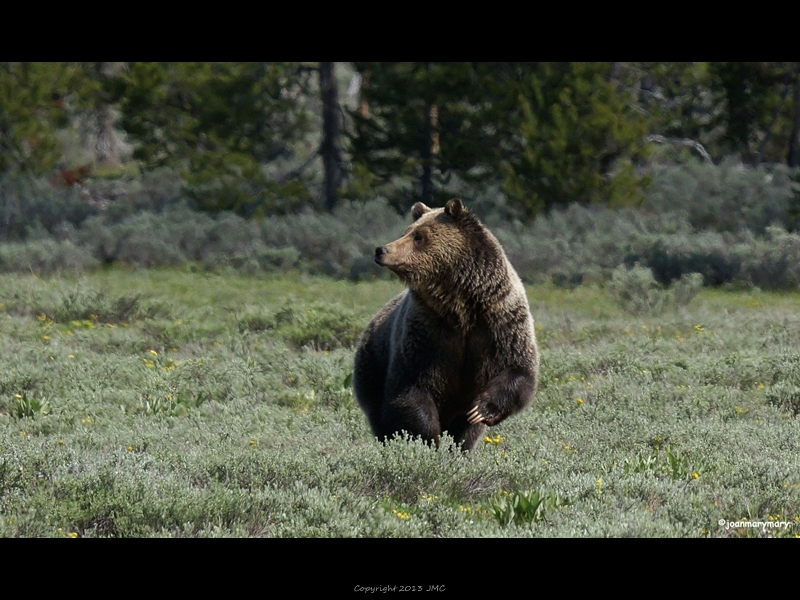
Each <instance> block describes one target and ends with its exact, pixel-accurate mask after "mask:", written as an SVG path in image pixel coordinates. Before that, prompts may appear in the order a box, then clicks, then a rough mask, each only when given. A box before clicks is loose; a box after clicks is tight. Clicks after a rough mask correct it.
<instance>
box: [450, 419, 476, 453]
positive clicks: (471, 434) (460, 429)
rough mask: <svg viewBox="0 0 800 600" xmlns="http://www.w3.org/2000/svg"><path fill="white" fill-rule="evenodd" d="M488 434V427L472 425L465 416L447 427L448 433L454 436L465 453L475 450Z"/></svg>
mask: <svg viewBox="0 0 800 600" xmlns="http://www.w3.org/2000/svg"><path fill="white" fill-rule="evenodd" d="M485 432H486V425H484V424H483V423H476V424H474V425H473V424H472V423H469V422H468V421H467V418H466V417H465V416H461V417H458V418H457V419H455V421H453V422H452V423H450V425H448V427H447V433H449V434H450V435H451V436H453V440H455V442H456V444H458V445H459V446H460V447H461V449H462V450H464V451H465V452H466V451H468V450H472V449H473V448H475V445H476V444H477V443H478V442H479V441H480V440H481V439H482V438H483V434H484V433H485Z"/></svg>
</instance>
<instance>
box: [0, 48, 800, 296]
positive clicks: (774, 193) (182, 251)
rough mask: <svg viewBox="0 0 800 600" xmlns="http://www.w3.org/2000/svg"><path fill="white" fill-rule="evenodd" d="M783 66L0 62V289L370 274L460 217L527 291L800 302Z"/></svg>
mask: <svg viewBox="0 0 800 600" xmlns="http://www.w3.org/2000/svg"><path fill="white" fill-rule="evenodd" d="M798 144H800V63H796V62H751V63H728V62H705V63H703V62H695V63H636V62H627V63H625V62H617V63H410V62H409V63H331V62H329V63H323V62H320V63H133V62H131V63H119V62H117V63H102V62H101V63H0V241H1V242H4V243H2V244H0V270H2V271H20V270H24V271H27V270H33V271H35V272H48V271H53V270H59V269H65V268H67V269H78V270H80V269H86V268H93V267H96V266H98V265H102V264H111V263H127V264H134V265H143V266H155V265H188V266H191V267H192V268H195V267H197V268H209V269H218V268H233V269H238V270H246V271H256V272H260V271H269V270H289V269H300V270H304V271H309V272H313V273H325V274H328V275H332V276H336V277H350V278H352V279H360V278H364V277H376V276H381V272H380V271H379V270H377V269H376V268H375V267H374V265H372V262H371V258H370V257H371V254H372V249H373V248H374V246H375V245H378V244H380V243H385V242H387V241H389V240H390V239H392V238H393V236H395V235H397V233H398V232H399V231H402V227H403V224H404V223H405V222H406V221H407V220H408V219H407V211H408V209H409V208H410V206H411V205H412V204H413V203H414V202H416V201H418V200H421V201H423V202H425V203H427V204H429V205H431V206H437V205H442V204H443V203H444V202H445V201H446V200H447V199H449V198H450V197H453V196H460V197H462V198H463V199H464V200H465V203H466V204H467V206H468V207H470V208H472V209H473V210H475V211H476V212H478V214H479V215H480V216H481V217H482V218H483V219H484V220H485V221H486V222H487V224H489V225H490V226H491V227H492V229H493V231H495V233H496V234H497V235H498V237H499V238H500V239H501V241H502V242H503V244H504V246H505V247H506V249H507V251H508V253H509V255H510V258H511V259H512V262H514V264H515V265H516V266H517V268H518V270H519V271H520V274H521V275H522V276H523V278H525V279H526V280H529V281H542V280H550V281H553V282H555V283H558V284H564V285H578V284H580V283H581V282H583V281H595V280H596V281H606V280H608V279H609V278H610V276H611V273H612V271H613V270H614V269H615V268H617V267H620V266H621V265H622V266H626V267H632V266H633V265H635V264H639V265H641V266H644V267H647V268H650V269H651V271H652V273H653V275H654V276H655V278H656V280H657V281H658V282H660V283H661V284H662V285H669V284H670V283H671V282H673V281H676V280H678V279H679V278H680V277H681V276H682V275H684V274H688V273H700V274H702V275H703V278H704V283H705V284H707V285H724V284H740V285H747V286H760V287H772V288H776V287H777V288H794V287H796V286H797V284H798V283H800V267H798V264H800V260H798V259H800V236H798V235H797V233H796V230H797V226H798V218H799V216H800V191H798V190H799V189H800V187H799V186H798V183H797V182H798V180H800V175H798V165H799V164H800V148H798Z"/></svg>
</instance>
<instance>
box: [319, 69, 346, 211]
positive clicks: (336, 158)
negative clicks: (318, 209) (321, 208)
mask: <svg viewBox="0 0 800 600" xmlns="http://www.w3.org/2000/svg"><path fill="white" fill-rule="evenodd" d="M335 64H336V63H332V62H321V63H319V88H320V92H321V94H322V146H321V147H320V154H321V155H322V165H323V168H324V170H325V184H324V187H325V189H324V195H325V208H326V209H328V211H332V210H333V209H334V207H335V206H336V203H337V202H338V200H339V197H338V190H339V187H340V186H341V185H342V153H341V147H340V140H339V138H340V135H341V129H342V128H341V120H340V119H341V109H340V108H339V97H338V90H337V86H336V77H335V75H334V67H335Z"/></svg>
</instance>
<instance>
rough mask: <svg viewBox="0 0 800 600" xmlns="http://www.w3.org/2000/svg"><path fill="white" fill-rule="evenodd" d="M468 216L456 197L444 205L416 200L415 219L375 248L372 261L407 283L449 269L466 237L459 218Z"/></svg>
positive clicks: (463, 248) (412, 214) (462, 251)
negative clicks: (428, 203) (431, 206)
mask: <svg viewBox="0 0 800 600" xmlns="http://www.w3.org/2000/svg"><path fill="white" fill-rule="evenodd" d="M467 215H468V212H467V211H466V209H465V208H464V205H463V204H462V203H461V200H459V199H457V198H456V199H453V200H450V201H449V202H448V203H447V204H446V205H445V207H444V208H429V207H428V206H425V205H424V204H423V203H422V202H417V203H416V204H415V205H414V206H413V207H412V208H411V216H412V218H413V219H414V222H413V223H412V224H411V225H410V226H409V227H408V228H407V229H406V230H405V232H404V233H403V237H401V238H400V239H399V240H395V241H394V242H392V243H390V244H386V245H385V246H380V247H378V248H376V249H375V262H376V263H378V264H379V265H381V266H382V267H386V268H388V269H389V270H391V271H393V272H395V273H397V274H398V275H399V276H400V277H401V278H403V279H405V280H406V281H408V282H409V283H412V282H413V281H416V280H418V279H420V278H422V279H427V278H430V277H432V276H434V274H435V273H439V272H441V271H442V270H446V269H449V268H452V267H453V266H454V265H455V263H456V262H457V260H458V258H459V256H460V255H463V253H464V251H465V246H466V239H465V236H464V232H463V231H462V229H461V228H460V227H459V221H460V220H463V218H464V217H466V216H467Z"/></svg>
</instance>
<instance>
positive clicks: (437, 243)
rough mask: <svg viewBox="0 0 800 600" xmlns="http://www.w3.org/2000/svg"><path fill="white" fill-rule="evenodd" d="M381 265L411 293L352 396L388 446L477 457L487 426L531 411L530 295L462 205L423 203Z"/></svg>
mask: <svg viewBox="0 0 800 600" xmlns="http://www.w3.org/2000/svg"><path fill="white" fill-rule="evenodd" d="M411 216H412V218H413V223H412V224H411V226H409V227H408V229H406V231H405V233H404V234H403V237H401V238H400V239H399V240H396V241H394V242H392V243H391V244H387V245H386V246H381V247H380V248H377V249H376V250H375V262H376V263H378V264H379V265H381V266H384V267H387V268H388V269H390V270H391V271H393V272H394V273H396V274H397V275H399V276H400V277H401V279H403V280H404V281H405V282H406V284H407V288H406V289H405V290H404V291H403V292H401V293H400V294H399V295H398V296H396V297H394V298H393V299H392V300H390V301H389V303H388V304H386V306H384V307H383V308H382V309H381V310H380V312H378V314H377V315H375V317H374V318H373V319H372V321H371V322H370V324H369V325H367V328H366V329H365V331H364V333H363V335H362V336H361V340H360V341H359V344H358V349H357V351H356V357H355V369H354V372H353V388H354V391H355V396H356V399H357V400H358V403H359V405H360V406H361V408H362V409H363V410H364V412H365V413H366V415H367V419H368V420H369V424H370V426H371V428H372V432H373V433H374V434H375V435H376V436H377V437H378V438H379V439H381V440H386V439H387V438H389V437H390V436H391V435H392V434H395V433H399V432H401V431H404V432H406V433H408V434H410V435H412V436H420V437H422V439H424V440H427V441H433V442H434V443H436V444H438V442H439V438H440V436H441V434H442V433H444V432H447V433H448V434H449V435H450V436H451V437H452V438H453V439H454V440H455V441H456V443H457V444H459V445H460V446H461V448H462V449H463V450H471V449H473V448H474V447H475V444H477V443H478V441H479V440H480V439H481V438H482V436H483V433H484V431H485V430H486V426H487V425H488V426H491V425H496V424H498V423H500V422H501V421H503V420H504V419H505V418H506V417H508V416H510V415H512V414H514V413H517V412H519V411H520V410H522V409H523V408H524V407H525V406H527V405H528V404H529V403H530V401H531V398H532V397H533V394H534V392H535V390H536V382H537V371H538V368H539V354H538V350H537V348H536V337H535V334H534V329H533V318H532V317H531V313H530V309H529V307H528V299H527V297H526V296H525V289H524V288H523V287H522V282H521V281H520V279H519V276H518V275H517V273H516V271H514V268H513V267H512V266H511V264H510V263H509V262H508V259H507V258H506V255H505V253H504V252H503V249H502V247H501V246H500V243H499V242H498V241H497V239H496V238H495V237H494V236H493V235H492V234H491V233H490V232H489V231H488V230H487V229H486V228H485V227H484V226H483V225H482V224H481V222H480V221H479V220H478V219H477V217H475V215H473V214H472V213H471V212H470V211H468V210H467V209H466V208H464V206H463V204H462V203H461V200H459V199H457V198H455V199H453V200H450V201H449V202H447V204H446V205H445V207H444V208H438V209H431V208H428V207H427V206H425V205H424V204H422V203H421V202H417V203H416V204H415V205H414V206H413V207H412V209H411Z"/></svg>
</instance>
